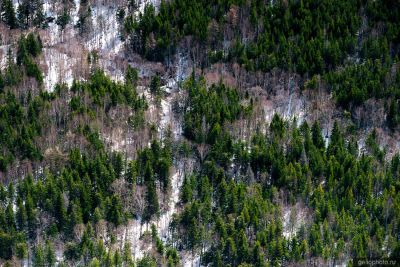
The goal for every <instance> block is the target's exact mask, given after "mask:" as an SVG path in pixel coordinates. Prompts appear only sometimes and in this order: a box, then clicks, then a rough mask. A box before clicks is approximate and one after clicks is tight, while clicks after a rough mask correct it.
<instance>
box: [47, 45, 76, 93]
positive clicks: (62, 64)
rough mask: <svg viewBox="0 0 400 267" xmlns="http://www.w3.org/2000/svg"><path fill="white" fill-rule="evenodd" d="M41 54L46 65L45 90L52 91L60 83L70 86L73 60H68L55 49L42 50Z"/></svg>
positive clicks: (66, 56) (68, 58)
mask: <svg viewBox="0 0 400 267" xmlns="http://www.w3.org/2000/svg"><path fill="white" fill-rule="evenodd" d="M43 52H44V53H43V54H44V58H45V61H46V63H47V71H45V73H44V74H45V79H44V84H45V88H46V89H47V90H48V91H53V89H54V86H55V85H56V84H57V83H61V82H64V83H66V84H68V86H71V85H72V82H73V80H74V77H73V72H72V69H73V65H74V63H75V59H73V58H70V57H69V56H68V55H67V54H65V53H62V52H60V51H58V50H57V49H52V48H49V49H44V51H43Z"/></svg>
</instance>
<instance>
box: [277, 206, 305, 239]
mask: <svg viewBox="0 0 400 267" xmlns="http://www.w3.org/2000/svg"><path fill="white" fill-rule="evenodd" d="M281 214H282V224H283V236H284V237H285V238H287V239H290V238H293V237H294V236H296V233H297V231H298V230H299V229H300V227H301V226H302V225H304V224H305V223H306V221H307V220H308V212H307V210H306V208H305V207H304V205H302V204H301V203H299V202H298V203H296V205H294V206H283V207H282V213H281Z"/></svg>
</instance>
